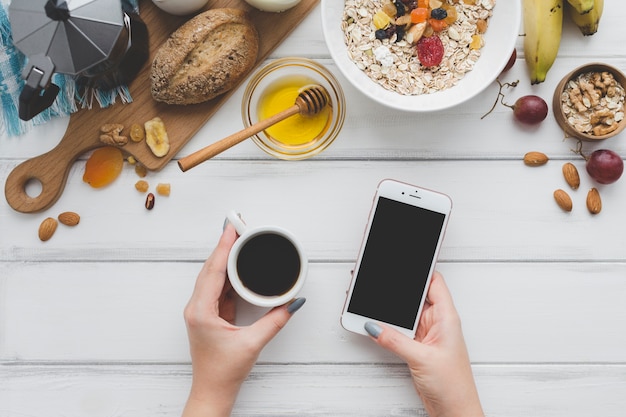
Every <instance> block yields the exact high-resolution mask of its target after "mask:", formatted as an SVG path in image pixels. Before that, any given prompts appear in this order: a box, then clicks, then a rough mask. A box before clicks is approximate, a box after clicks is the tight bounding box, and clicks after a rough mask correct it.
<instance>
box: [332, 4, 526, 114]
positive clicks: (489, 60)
mask: <svg viewBox="0 0 626 417" xmlns="http://www.w3.org/2000/svg"><path fill="white" fill-rule="evenodd" d="M321 4H322V7H321V11H322V26H323V29H324V37H325V39H326V45H327V46H328V49H329V50H330V54H331V56H332V58H333V60H334V61H335V63H336V64H337V66H338V67H339V69H340V70H341V72H342V73H343V75H344V76H345V77H346V78H347V79H348V80H349V81H350V82H351V83H352V85H354V87H355V88H357V89H358V90H360V91H361V92H362V93H363V94H365V95H366V96H368V97H369V98H371V99H372V100H375V101H377V102H379V103H381V104H383V105H385V106H389V107H392V108H395V109H398V110H405V111H415V112H427V111H436V110H443V109H446V108H449V107H453V106H456V105H458V104H460V103H463V102H464V101H467V100H469V99H470V98H472V97H474V96H476V95H477V94H479V93H480V92H482V91H483V90H484V89H485V88H486V87H487V86H489V85H490V84H491V83H492V82H494V80H495V79H496V78H497V77H498V75H499V74H500V73H501V72H502V70H503V69H504V66H505V65H506V63H507V62H508V60H509V58H510V57H511V53H512V52H513V49H514V48H515V43H516V41H517V39H518V36H519V34H520V23H521V15H522V11H521V1H519V0H497V1H496V5H495V7H494V9H493V16H492V17H491V18H490V20H489V28H488V30H487V32H486V33H485V34H484V40H485V46H484V47H483V49H482V52H481V56H480V58H479V59H478V62H476V64H475V66H474V69H473V70H472V71H470V72H468V73H467V74H465V76H464V77H463V79H461V80H460V81H459V82H458V84H457V85H455V86H453V87H450V88H448V89H445V90H441V91H438V92H436V93H431V94H422V95H413V96H410V95H402V94H399V93H396V92H394V91H390V90H387V89H385V88H384V87H382V86H381V85H379V84H377V83H376V82H375V81H373V80H371V79H370V78H369V77H368V76H367V75H366V74H365V73H364V72H363V71H361V70H360V69H359V68H357V66H356V64H355V63H354V62H353V61H352V60H350V58H349V57H348V52H347V47H346V44H345V42H344V33H343V31H342V29H341V20H342V17H343V9H344V1H343V0H321Z"/></svg>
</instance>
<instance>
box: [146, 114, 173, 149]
mask: <svg viewBox="0 0 626 417" xmlns="http://www.w3.org/2000/svg"><path fill="white" fill-rule="evenodd" d="M144 127H145V128H146V143H147V144H148V146H149V147H150V150H151V151H152V153H153V154H154V156H156V157H159V158H161V157H163V156H165V155H167V153H168V152H169V151H170V140H169V138H168V136H167V131H166V130H165V124H164V123H163V120H161V118H160V117H155V118H153V119H152V120H148V121H147V122H145V123H144Z"/></svg>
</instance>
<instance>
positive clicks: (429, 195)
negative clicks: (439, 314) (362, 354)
mask: <svg viewBox="0 0 626 417" xmlns="http://www.w3.org/2000/svg"><path fill="white" fill-rule="evenodd" d="M451 209H452V201H451V200H450V197H448V196H447V195H445V194H442V193H439V192H436V191H432V190H427V189H424V188H420V187H417V186H414V185H410V184H406V183H403V182H399V181H395V180H389V179H388V180H383V181H381V182H380V184H379V185H378V188H377V190H376V195H375V196H374V203H373V205H372V209H371V211H370V215H369V219H368V223H367V226H366V229H365V234H364V239H363V243H362V244H361V249H360V251H359V255H358V258H357V262H356V267H355V269H354V273H353V276H352V281H351V283H350V288H349V290H348V295H347V297H346V302H345V304H344V307H343V311H342V314H341V325H342V326H343V327H344V328H345V329H346V330H349V331H352V332H355V333H359V334H362V335H367V333H366V332H365V329H364V327H363V326H364V325H365V323H366V322H368V321H376V322H380V323H385V324H387V325H389V326H391V327H394V328H395V329H397V330H398V331H400V332H402V333H404V334H406V335H408V336H410V337H415V332H416V330H417V323H418V321H419V317H420V314H421V310H422V307H423V305H424V300H425V299H426V294H427V292H428V291H427V290H428V285H429V284H430V279H431V276H432V274H433V272H434V269H435V263H436V260H437V256H438V253H439V249H440V247H441V242H442V240H443V236H444V232H445V229H446V225H447V224H448V218H449V217H450V211H451Z"/></svg>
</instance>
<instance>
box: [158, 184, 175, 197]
mask: <svg viewBox="0 0 626 417" xmlns="http://www.w3.org/2000/svg"><path fill="white" fill-rule="evenodd" d="M170 191H171V187H170V185H169V184H168V183H159V184H157V186H156V192H157V194H158V195H162V196H164V197H168V196H169V195H170Z"/></svg>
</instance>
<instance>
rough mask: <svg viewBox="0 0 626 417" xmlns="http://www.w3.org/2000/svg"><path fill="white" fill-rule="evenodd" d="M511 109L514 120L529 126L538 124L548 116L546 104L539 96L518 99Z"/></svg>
mask: <svg viewBox="0 0 626 417" xmlns="http://www.w3.org/2000/svg"><path fill="white" fill-rule="evenodd" d="M511 107H512V108H513V115H514V116H515V118H516V119H517V120H519V121H520V122H522V123H526V124H529V125H534V124H537V123H540V122H542V121H543V120H544V119H545V118H546V117H547V116H548V104H547V103H546V102H545V100H544V99H542V98H541V97H539V96H533V95H528V96H523V97H520V98H518V99H517V101H516V102H515V104H513V106H511Z"/></svg>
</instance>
